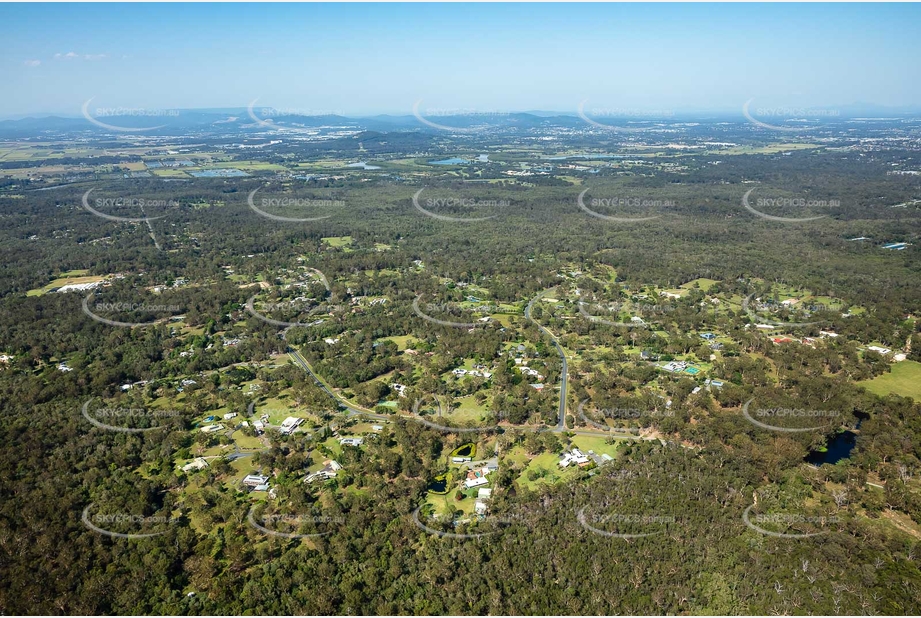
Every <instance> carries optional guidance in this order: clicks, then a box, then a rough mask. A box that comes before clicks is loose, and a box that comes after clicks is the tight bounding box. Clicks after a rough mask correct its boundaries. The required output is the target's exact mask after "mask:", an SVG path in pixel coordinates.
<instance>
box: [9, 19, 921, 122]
mask: <svg viewBox="0 0 921 618" xmlns="http://www.w3.org/2000/svg"><path fill="white" fill-rule="evenodd" d="M0 23H2V24H3V37H2V42H0V50H2V51H0V83H2V84H4V88H3V93H4V94H3V96H2V97H0V115H11V114H21V113H26V112H54V113H64V114H72V115H77V114H79V112H80V106H81V105H82V104H83V102H84V101H86V100H87V99H89V98H90V97H94V100H93V102H92V107H93V108H96V107H132V108H137V107H142V108H149V109H172V108H200V107H242V106H246V105H247V104H248V103H249V102H250V101H252V100H253V99H255V98H257V97H258V98H259V105H265V106H274V107H277V108H294V109H299V110H315V111H318V112H319V111H337V112H340V113H346V114H365V113H377V112H384V113H402V114H408V113H411V109H412V106H413V103H414V102H416V101H417V100H419V99H422V100H423V103H422V109H423V110H428V109H439V110H457V109H463V110H477V111H490V110H501V111H511V110H534V109H543V110H556V111H574V110H575V109H576V108H577V107H578V105H579V103H580V102H581V101H583V100H586V99H587V100H588V103H587V104H586V109H637V108H643V109H650V110H668V111H674V112H680V111H682V110H692V109H698V110H699V109H718V108H719V109H739V108H740V106H741V105H742V104H743V103H744V102H745V101H746V100H747V99H750V98H751V97H757V103H756V105H759V106H766V105H771V106H787V107H803V106H819V107H821V106H827V107H829V108H832V107H834V106H836V105H845V104H849V103H854V102H869V103H875V104H881V105H893V106H904V105H919V104H921V62H919V59H921V36H919V33H921V6H918V5H905V4H902V5H880V4H872V5H870V4H860V5H855V4H819V5H791V4H774V5H752V4H734V5H729V4H706V5H663V4H645V5H635V4H633V5H609V4H608V5H600V4H581V5H574V4H531V5H524V4H501V5H497V4H492V5H489V4H468V5H456V4H437V5H436V4H428V5H419V4H340V5H317V4H312V5H266V4H262V5H253V4H226V5H218V4H202V5H190V4H159V5H139V4H123V5H120V4H101V5H73V4H66V5H64V4H61V5H56V4H34V5H24V4H3V5H0Z"/></svg>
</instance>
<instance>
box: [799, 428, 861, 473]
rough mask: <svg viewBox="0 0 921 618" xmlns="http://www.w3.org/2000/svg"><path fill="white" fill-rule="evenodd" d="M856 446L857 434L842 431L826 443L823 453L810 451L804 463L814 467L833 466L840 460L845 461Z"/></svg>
mask: <svg viewBox="0 0 921 618" xmlns="http://www.w3.org/2000/svg"><path fill="white" fill-rule="evenodd" d="M855 444H857V434H856V433H854V432H853V431H842V432H841V433H837V434H835V437H834V438H832V439H831V440H829V441H828V445H827V448H826V449H825V450H824V451H812V452H811V453H809V455H808V456H807V457H806V461H807V462H809V463H811V464H813V465H815V466H821V465H822V464H826V463H827V464H831V465H834V464H836V463H838V462H839V461H841V460H842V459H847V458H848V457H850V455H851V451H852V450H854V445H855Z"/></svg>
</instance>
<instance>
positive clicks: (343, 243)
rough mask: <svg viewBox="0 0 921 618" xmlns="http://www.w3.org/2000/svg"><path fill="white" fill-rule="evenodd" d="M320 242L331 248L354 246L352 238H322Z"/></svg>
mask: <svg viewBox="0 0 921 618" xmlns="http://www.w3.org/2000/svg"><path fill="white" fill-rule="evenodd" d="M320 240H322V241H323V242H325V243H326V244H328V245H329V246H330V247H347V246H349V245H351V244H352V237H351V236H327V237H326V238H321V239H320Z"/></svg>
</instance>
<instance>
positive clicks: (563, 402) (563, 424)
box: [524, 291, 569, 431]
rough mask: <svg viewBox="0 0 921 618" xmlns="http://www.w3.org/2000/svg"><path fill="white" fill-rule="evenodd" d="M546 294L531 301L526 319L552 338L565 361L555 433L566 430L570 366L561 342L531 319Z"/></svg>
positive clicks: (542, 293)
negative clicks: (537, 304) (536, 306)
mask: <svg viewBox="0 0 921 618" xmlns="http://www.w3.org/2000/svg"><path fill="white" fill-rule="evenodd" d="M546 293H547V291H544V292H541V293H540V294H538V295H537V296H535V297H534V298H532V299H531V302H529V303H528V306H527V307H526V308H525V310H524V317H525V318H526V319H527V320H530V321H531V322H533V323H534V325H535V326H537V328H539V329H540V332H542V333H544V334H545V335H547V336H548V337H550V341H551V342H552V343H553V347H555V348H556V351H557V352H558V353H559V354H560V360H562V361H563V369H562V370H561V371H560V419H559V420H558V421H557V423H556V428H555V429H554V431H564V430H565V429H566V386H567V384H568V382H569V380H568V377H569V364H568V363H567V361H566V354H565V353H564V352H563V347H562V346H561V345H560V343H559V341H557V339H556V336H555V335H554V334H553V333H551V332H550V331H549V330H547V329H546V328H544V327H543V326H541V325H540V324H538V323H537V320H535V319H534V318H532V317H531V307H532V306H533V305H534V302H535V301H537V300H540V298H541V297H542V296H543V295H544V294H546Z"/></svg>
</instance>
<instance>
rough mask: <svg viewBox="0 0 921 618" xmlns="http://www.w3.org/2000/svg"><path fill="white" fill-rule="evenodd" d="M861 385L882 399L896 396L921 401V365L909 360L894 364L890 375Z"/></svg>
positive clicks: (887, 374)
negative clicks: (892, 395)
mask: <svg viewBox="0 0 921 618" xmlns="http://www.w3.org/2000/svg"><path fill="white" fill-rule="evenodd" d="M859 384H861V385H862V386H864V387H866V389H867V390H868V391H870V392H871V393H874V394H876V395H879V396H880V397H885V396H886V395H889V394H896V395H901V396H903V397H911V398H912V399H915V400H916V401H921V363H918V362H915V361H909V360H906V361H902V362H901V363H893V365H892V371H890V372H889V373H885V374H883V375H881V376H877V377H875V378H873V379H872V380H866V381H864V382H859Z"/></svg>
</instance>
